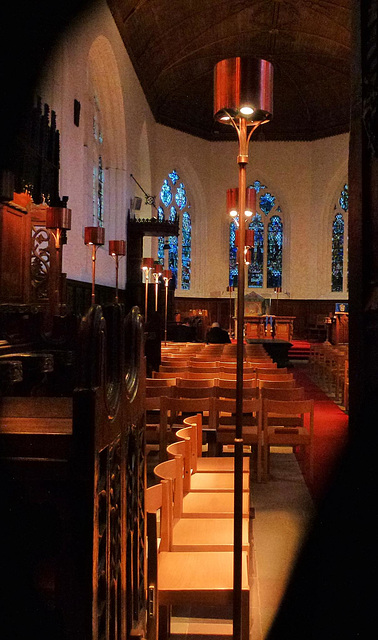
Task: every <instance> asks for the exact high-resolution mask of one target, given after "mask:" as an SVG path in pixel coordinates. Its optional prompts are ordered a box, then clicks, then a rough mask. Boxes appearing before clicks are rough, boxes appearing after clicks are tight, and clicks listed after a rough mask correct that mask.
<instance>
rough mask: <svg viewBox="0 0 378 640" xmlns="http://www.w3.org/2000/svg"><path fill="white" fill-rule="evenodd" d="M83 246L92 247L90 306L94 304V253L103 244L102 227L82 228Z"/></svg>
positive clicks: (103, 230) (103, 232)
mask: <svg viewBox="0 0 378 640" xmlns="http://www.w3.org/2000/svg"><path fill="white" fill-rule="evenodd" d="M84 244H86V245H89V246H91V247H92V296H91V304H92V305H94V304H95V302H96V296H95V282H96V253H97V249H98V248H99V247H101V246H102V245H103V244H105V229H104V227H85V228H84Z"/></svg>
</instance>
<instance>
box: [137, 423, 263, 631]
mask: <svg viewBox="0 0 378 640" xmlns="http://www.w3.org/2000/svg"><path fill="white" fill-rule="evenodd" d="M196 434H197V426H196V427H192V426H191V425H188V426H186V427H184V428H182V429H180V430H179V431H177V434H176V441H175V442H173V443H172V444H170V445H168V446H167V457H168V460H166V461H165V462H163V463H160V464H158V465H157V466H156V467H155V469H154V472H155V476H156V478H157V481H158V482H157V484H155V485H154V486H152V487H149V488H148V489H147V490H146V511H147V539H148V582H149V586H150V588H151V585H153V587H152V588H155V593H156V600H157V607H156V609H157V611H158V626H159V634H158V635H159V638H160V639H161V640H165V638H167V637H168V636H169V632H170V617H171V609H172V606H175V605H183V604H184V605H186V606H187V605H201V607H203V605H210V606H216V607H217V608H218V609H219V610H223V611H224V612H225V617H226V616H227V615H228V617H231V613H230V609H231V606H232V601H233V536H234V521H233V515H234V495H233V493H234V491H233V489H234V484H233V459H231V458H221V459H219V460H218V459H217V458H208V459H204V458H202V457H198V456H197V443H196V441H195V437H196ZM197 457H198V462H197ZM202 461H205V464H201V462H202ZM244 471H245V472H244V473H243V500H242V508H243V518H242V520H243V523H242V545H243V546H242V559H241V560H242V639H243V640H248V639H249V627H250V580H249V573H250V540H251V535H250V518H249V512H250V492H249V461H248V459H245V463H244ZM158 515H160V518H158ZM158 539H160V542H158ZM228 612H229V613H228ZM202 615H203V614H202ZM156 635H157V634H156ZM155 637H156V636H155Z"/></svg>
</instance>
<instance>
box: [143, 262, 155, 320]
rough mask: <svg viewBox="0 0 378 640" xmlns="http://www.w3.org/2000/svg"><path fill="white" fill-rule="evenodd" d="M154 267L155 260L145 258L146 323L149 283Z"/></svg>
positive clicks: (145, 318) (145, 317)
mask: <svg viewBox="0 0 378 640" xmlns="http://www.w3.org/2000/svg"><path fill="white" fill-rule="evenodd" d="M153 266H154V260H153V258H143V261H142V270H143V272H144V282H145V292H144V321H145V322H147V312H148V283H149V280H150V269H152V268H153Z"/></svg>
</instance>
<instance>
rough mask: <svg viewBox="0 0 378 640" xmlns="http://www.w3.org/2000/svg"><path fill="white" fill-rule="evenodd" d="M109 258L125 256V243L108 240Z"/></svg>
mask: <svg viewBox="0 0 378 640" xmlns="http://www.w3.org/2000/svg"><path fill="white" fill-rule="evenodd" d="M109 255H110V256H125V255H126V242H125V241H124V240H109Z"/></svg>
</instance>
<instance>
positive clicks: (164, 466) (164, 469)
mask: <svg viewBox="0 0 378 640" xmlns="http://www.w3.org/2000/svg"><path fill="white" fill-rule="evenodd" d="M154 474H155V476H156V478H158V480H170V481H171V483H172V493H173V517H174V518H176V519H178V518H181V515H182V506H183V498H184V493H183V475H184V462H183V457H182V455H176V456H175V458H174V459H172V460H165V461H164V462H160V463H159V464H157V465H156V467H155V468H154Z"/></svg>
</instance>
